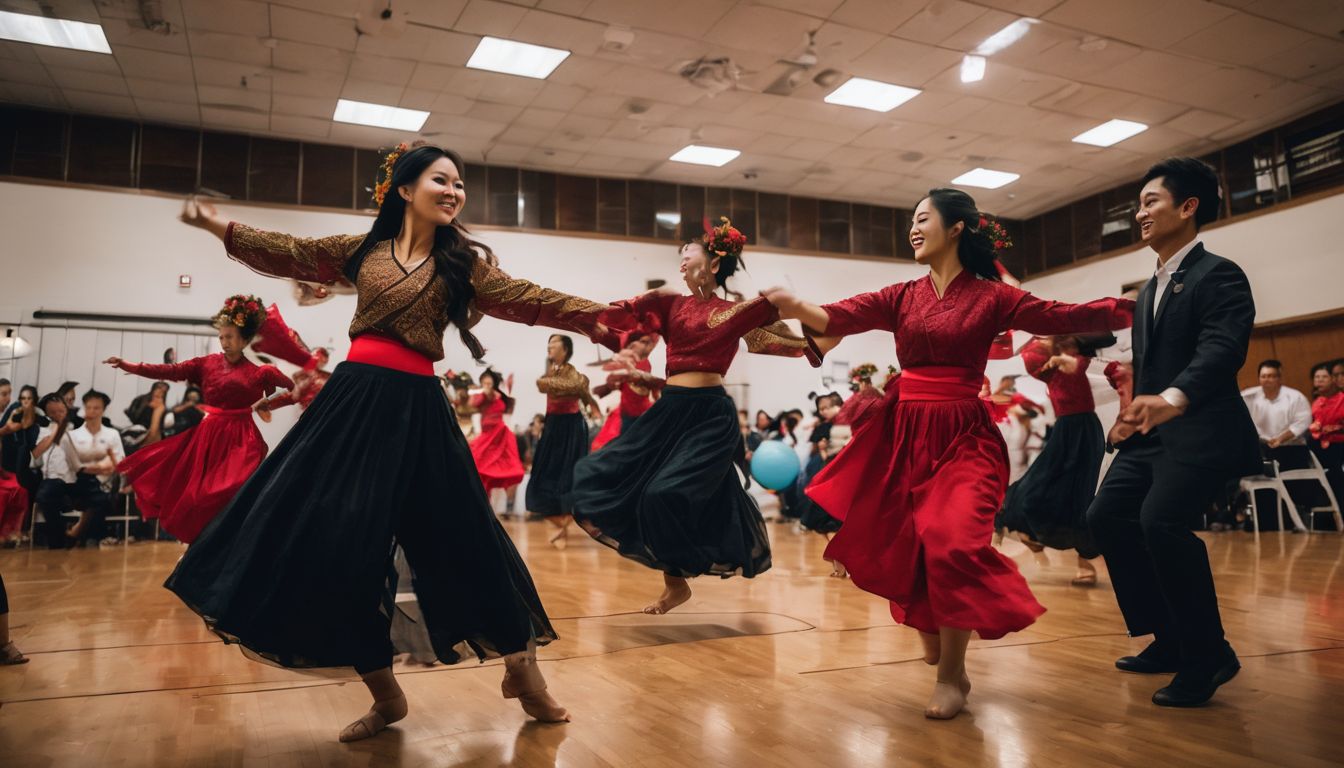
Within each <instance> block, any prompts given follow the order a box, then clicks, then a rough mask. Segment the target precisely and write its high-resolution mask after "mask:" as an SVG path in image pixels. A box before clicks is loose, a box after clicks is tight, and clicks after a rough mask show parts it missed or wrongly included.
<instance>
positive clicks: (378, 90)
mask: <svg viewBox="0 0 1344 768" xmlns="http://www.w3.org/2000/svg"><path fill="white" fill-rule="evenodd" d="M403 90H405V89H403V88H402V87H401V86H400V85H392V84H391V83H375V82H373V81H372V80H355V79H353V78H352V79H350V80H346V81H345V85H343V86H342V87H341V98H343V99H350V100H351V101H363V102H366V103H368V104H396V103H398V102H400V101H401V94H402V91H403Z"/></svg>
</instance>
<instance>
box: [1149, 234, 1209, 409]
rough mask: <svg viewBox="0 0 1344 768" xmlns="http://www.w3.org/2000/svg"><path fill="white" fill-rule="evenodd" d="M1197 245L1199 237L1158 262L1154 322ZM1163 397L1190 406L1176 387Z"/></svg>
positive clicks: (1188, 399) (1165, 391) (1188, 400)
mask: <svg viewBox="0 0 1344 768" xmlns="http://www.w3.org/2000/svg"><path fill="white" fill-rule="evenodd" d="M1196 245H1199V238H1198V237H1196V238H1195V239H1194V240H1191V241H1190V242H1188V243H1186V244H1185V245H1183V246H1181V249H1180V250H1179V251H1177V252H1176V253H1174V254H1172V256H1171V258H1170V259H1167V262H1166V263H1165V264H1163V263H1162V259H1160V258H1159V259H1158V260H1157V269H1156V270H1154V271H1153V277H1154V278H1156V280H1157V286H1156V288H1157V290H1156V291H1155V292H1154V293H1153V319H1154V320H1156V319H1157V310H1158V309H1159V308H1160V307H1161V306H1162V297H1163V296H1165V295H1166V293H1167V285H1168V284H1170V283H1171V277H1172V275H1174V274H1176V273H1177V272H1180V271H1181V263H1182V262H1184V261H1185V257H1186V256H1189V255H1190V251H1192V250H1194V248H1195V246H1196ZM1173 290H1175V289H1173ZM1161 397H1162V399H1163V400H1166V401H1167V402H1168V403H1171V404H1172V405H1174V406H1176V407H1177V408H1180V409H1181V410H1185V409H1186V408H1187V407H1189V405H1190V398H1188V397H1186V395H1185V393H1184V392H1182V391H1181V390H1180V389H1177V388H1176V387H1167V388H1166V389H1164V390H1162V394H1161Z"/></svg>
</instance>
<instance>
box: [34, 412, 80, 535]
mask: <svg viewBox="0 0 1344 768" xmlns="http://www.w3.org/2000/svg"><path fill="white" fill-rule="evenodd" d="M38 408H39V409H40V410H41V411H42V412H43V413H44V414H46V420H45V421H46V423H44V424H42V425H41V426H40V427H39V429H38V434H37V443H36V444H35V445H34V446H33V449H32V467H33V469H35V470H36V471H37V474H38V476H39V478H40V480H39V482H38V486H37V493H36V495H35V497H34V501H35V502H36V504H37V512H38V513H40V514H41V515H42V521H43V522H42V532H43V535H44V538H45V539H46V543H47V546H48V547H50V548H52V549H64V548H66V547H68V546H70V544H71V541H70V539H69V538H68V537H67V536H66V535H65V521H64V520H62V519H61V515H62V514H63V513H65V512H69V511H70V510H71V509H72V507H71V503H70V492H71V489H72V488H73V487H74V483H75V473H74V471H73V470H72V469H71V468H70V463H69V461H68V460H67V458H66V451H65V445H66V444H67V443H68V442H69V441H70V431H71V430H73V429H74V427H73V426H71V424H70V418H69V416H70V412H69V409H68V408H66V405H65V398H64V397H63V396H61V395H59V394H57V393H55V392H52V393H50V394H47V395H43V396H42V399H41V400H39V401H38Z"/></svg>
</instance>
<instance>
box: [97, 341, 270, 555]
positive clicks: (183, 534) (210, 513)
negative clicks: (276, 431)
mask: <svg viewBox="0 0 1344 768" xmlns="http://www.w3.org/2000/svg"><path fill="white" fill-rule="evenodd" d="M124 369H125V370H127V371H130V372H131V373H134V374H138V375H140V376H147V377H150V378H156V379H166V380H169V381H183V380H186V381H190V382H192V383H194V384H196V385H197V386H199V387H200V388H201V391H202V393H203V394H204V396H205V402H206V404H207V405H208V408H206V413H207V415H206V417H205V419H204V420H203V421H202V422H201V423H200V424H199V425H198V426H196V427H193V428H191V429H189V430H187V431H186V432H183V433H181V434H178V435H174V436H172V437H170V438H167V439H165V440H160V441H159V442H157V443H154V444H153V445H148V446H145V447H144V448H141V449H140V450H138V451H136V452H135V453H133V454H131V455H130V456H128V457H126V458H125V459H124V460H122V462H121V463H120V464H118V465H117V471H118V472H121V473H122V474H124V475H126V478H127V480H129V481H130V483H131V485H132V487H134V488H135V501H136V505H137V506H139V507H140V512H141V514H142V515H143V516H144V518H145V519H146V520H150V519H154V518H158V519H159V524H160V525H161V526H162V527H163V529H164V530H165V531H168V532H169V533H171V534H172V535H173V536H175V537H177V539H178V540H180V541H185V542H187V543H191V542H193V541H195V540H196V536H197V534H199V533H200V532H201V529H202V528H204V527H205V524H206V523H208V522H210V520H211V519H213V518H214V516H215V514H216V513H218V512H219V510H220V509H222V508H223V507H224V505H225V504H226V503H228V501H229V500H230V499H232V498H233V495H234V494H235V493H237V492H238V489H239V488H241V487H242V486H243V483H244V482H246V481H247V478H249V477H251V475H252V473H253V472H254V471H256V468H257V466H258V465H259V464H261V460H262V459H264V458H265V457H266V441H265V440H263V439H262V437H261V432H260V431H259V430H258V429H257V425H256V424H255V423H254V422H253V421H252V404H253V403H255V402H256V401H258V400H260V399H261V398H263V397H265V396H266V395H268V394H270V393H271V392H272V391H274V390H275V389H276V388H277V387H292V386H293V385H294V382H292V381H290V380H289V377H287V376H285V375H284V374H283V373H280V371H279V370H277V369H276V368H275V367H274V366H270V365H257V364H255V363H253V362H252V361H251V360H248V359H247V358H243V359H241V360H239V361H238V362H237V363H230V362H229V361H228V360H227V359H226V358H225V357H224V355H222V354H218V353H217V354H213V355H206V356H205V357H196V358H192V359H191V360H187V361H184V362H181V363H177V364H175V365H156V364H147V363H140V364H127V365H126V366H124Z"/></svg>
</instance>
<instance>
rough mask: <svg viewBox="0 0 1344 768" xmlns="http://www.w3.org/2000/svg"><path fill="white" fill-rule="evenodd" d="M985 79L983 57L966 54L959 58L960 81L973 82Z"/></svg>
mask: <svg viewBox="0 0 1344 768" xmlns="http://www.w3.org/2000/svg"><path fill="white" fill-rule="evenodd" d="M984 79H985V57H984V56H975V55H971V54H967V55H966V56H963V57H962V59H961V82H963V83H975V82H979V81H981V80H984Z"/></svg>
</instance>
